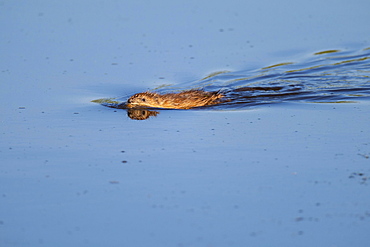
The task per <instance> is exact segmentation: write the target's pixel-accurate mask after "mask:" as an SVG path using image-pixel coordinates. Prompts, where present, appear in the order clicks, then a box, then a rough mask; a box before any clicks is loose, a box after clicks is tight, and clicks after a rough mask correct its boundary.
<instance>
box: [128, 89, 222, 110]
mask: <svg viewBox="0 0 370 247" xmlns="http://www.w3.org/2000/svg"><path fill="white" fill-rule="evenodd" d="M223 97H224V95H223V94H221V93H220V92H206V91H203V90H195V89H192V90H187V91H183V92H180V93H166V94H158V93H153V92H144V93H137V94H135V95H133V96H131V97H130V98H129V99H128V100H127V104H126V107H127V108H145V107H153V108H169V109H190V108H194V107H200V106H206V105H215V104H218V103H221V101H220V99H221V98H223Z"/></svg>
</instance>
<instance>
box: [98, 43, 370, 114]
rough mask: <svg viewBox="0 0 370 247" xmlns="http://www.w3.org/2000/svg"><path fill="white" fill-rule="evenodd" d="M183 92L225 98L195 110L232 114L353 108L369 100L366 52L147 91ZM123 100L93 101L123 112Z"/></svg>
mask: <svg viewBox="0 0 370 247" xmlns="http://www.w3.org/2000/svg"><path fill="white" fill-rule="evenodd" d="M189 89H203V90H205V91H220V92H221V93H223V94H224V95H225V96H226V99H227V100H225V101H223V102H222V103H220V104H218V105H213V106H206V107H200V108H202V109H204V108H210V109H217V110H233V109H243V108H248V107H251V106H258V105H262V104H272V103H279V102H306V103H314V102H315V103H329V102H331V103H346V102H353V101H355V100H359V99H361V98H367V97H370V48H365V49H361V50H356V51H353V50H352V51H345V50H325V51H320V52H316V53H314V54H312V55H309V56H307V58H305V59H302V60H301V61H298V62H294V61H292V62H282V63H278V64H273V65H270V66H267V67H264V68H259V69H250V70H242V71H234V72H231V71H217V72H214V73H212V74H210V75H208V76H206V77H205V78H202V79H200V80H196V81H193V82H187V83H182V84H178V85H162V86H160V87H158V88H157V89H154V90H152V91H155V92H158V93H169V92H179V91H183V90H189ZM128 97H129V96H125V97H120V98H117V99H112V98H109V99H99V100H95V102H98V103H102V104H103V105H105V106H108V107H112V108H120V109H122V108H123V109H125V102H126V100H127V98H128ZM158 113H159V112H158V111H150V110H142V109H140V110H139V111H137V110H134V109H128V115H129V116H130V117H131V118H134V119H146V118H148V117H149V116H157V115H158ZM138 116H140V117H138Z"/></svg>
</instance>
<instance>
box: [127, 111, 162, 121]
mask: <svg viewBox="0 0 370 247" xmlns="http://www.w3.org/2000/svg"><path fill="white" fill-rule="evenodd" d="M158 114H159V112H157V111H152V110H146V109H127V116H128V117H129V118H131V119H134V120H145V119H148V118H149V117H156V116H157V115H158Z"/></svg>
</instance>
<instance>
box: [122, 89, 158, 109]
mask: <svg viewBox="0 0 370 247" xmlns="http://www.w3.org/2000/svg"><path fill="white" fill-rule="evenodd" d="M156 96H157V94H156V93H150V92H145V93H137V94H134V95H133V96H131V97H130V98H129V99H128V100H127V107H129V108H133V107H153V106H154V105H155V102H156Z"/></svg>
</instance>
